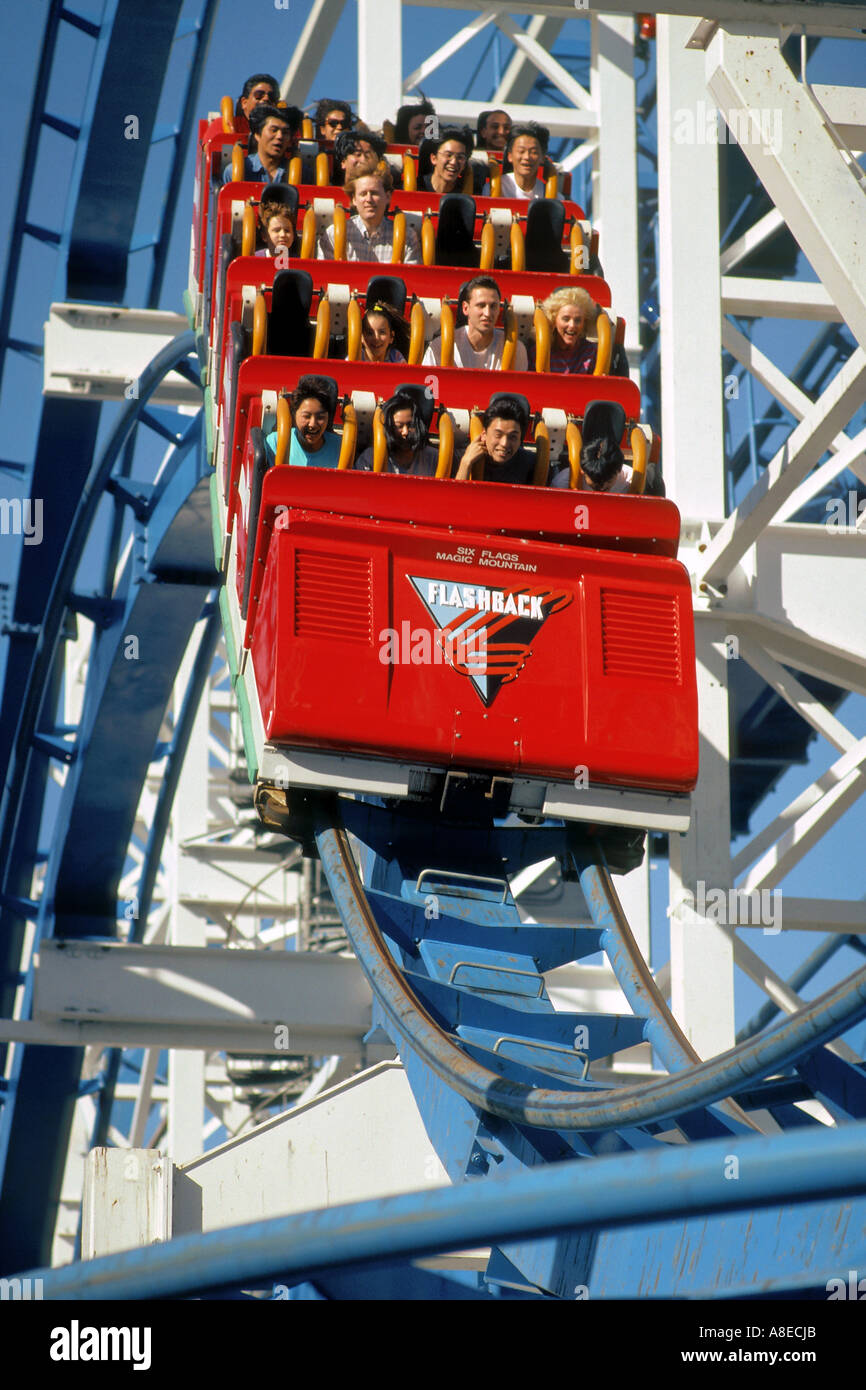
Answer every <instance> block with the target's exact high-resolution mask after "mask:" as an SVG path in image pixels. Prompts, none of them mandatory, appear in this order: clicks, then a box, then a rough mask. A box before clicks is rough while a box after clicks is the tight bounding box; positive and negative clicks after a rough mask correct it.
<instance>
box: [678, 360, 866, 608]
mask: <svg viewBox="0 0 866 1390" xmlns="http://www.w3.org/2000/svg"><path fill="white" fill-rule="evenodd" d="M864 394H866V354H864V352H863V349H862V348H857V350H856V351H855V352H854V353H852V355H851V356H850V357H849V358H848V361H847V362H846V363H845V364H844V366H842V367H840V369H839V371H838V372H837V373H836V375H835V377H834V378H833V380H832V381H831V382H830V385H829V386H828V387H827V388H826V390H825V391H824V392H823V394H822V395H821V397H820V398H819V399H818V400H817V401H816V402H815V404H814V405H813V407H812V409H811V410H810V411H809V413H808V415H805V416H804V417H803V419H802V420H801V421H800V424H799V425H798V426H797V428H796V429H795V430H794V431H793V433H792V434H791V436H790V437H789V438H788V439H787V440H786V441H785V443H784V444H783V446H782V448H781V449H780V450H779V451H778V453H777V454H776V455H775V457H774V458H773V459H772V460H771V462H770V463H769V465H768V466H767V468H766V469H765V471H764V472H763V473H762V475H761V477H760V478H759V479H758V481H757V483H756V484H755V486H754V487H753V488H752V489H751V491H750V492H749V493H748V495H747V496H746V497H745V498H744V499H743V501H742V502H741V503H740V505H739V506H738V507H736V508H735V510H734V511H733V512H732V513H731V515H730V516H729V517H728V519H727V521H726V522H725V523H724V525H723V526H722V527H721V529H720V530H719V532H718V534H717V535H716V536H715V537H714V538H713V541H712V543H711V544H710V545H709V546H708V547H707V550H706V553H705V555H704V559H703V564H702V566H701V572H700V578H701V579H702V580H704V581H705V582H706V583H708V584H710V585H717V584H719V583H720V582H721V581H723V580H725V579H727V577H728V575H729V574H730V573H731V570H732V569H733V568H734V567H735V565H737V563H738V562H739V561H740V560H741V559H742V557H743V556H744V555H745V553H746V551H747V550H748V549H749V547H750V546H752V545H754V543H755V541H756V540H757V539H758V536H759V535H760V534H761V532H762V531H763V530H764V528H765V527H766V526H768V525H769V523H770V522H771V521H772V520H773V518H774V516H775V515H776V513H777V512H778V510H779V508H780V507H781V505H782V503H783V502H784V501H786V499H787V498H788V497H790V495H791V493H792V492H793V491H794V489H795V488H796V487H797V486H798V484H799V483H801V482H802V481H803V479H804V478H805V477H806V474H807V473H808V472H809V471H810V469H812V468H813V467H814V466H815V464H816V463H817V462H818V460H819V458H820V457H821V455H822V454H823V453H824V451H825V449H827V448H829V446H830V444H831V442H832V441H833V440H834V439H835V438H836V435H837V434H838V433H839V431H840V429H842V427H843V426H844V425H846V424H847V423H848V421H849V420H850V419H851V416H852V415H853V414H854V412H855V410H857V408H858V407H859V406H860V405H861V404H862V402H863V397H864ZM680 505H681V507H682V504H680Z"/></svg>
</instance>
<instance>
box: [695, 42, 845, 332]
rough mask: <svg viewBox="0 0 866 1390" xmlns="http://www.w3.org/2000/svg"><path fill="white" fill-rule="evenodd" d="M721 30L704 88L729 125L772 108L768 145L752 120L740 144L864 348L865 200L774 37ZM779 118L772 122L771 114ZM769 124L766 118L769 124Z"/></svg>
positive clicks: (708, 60) (712, 47) (711, 50)
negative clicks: (746, 137) (741, 116)
mask: <svg viewBox="0 0 866 1390" xmlns="http://www.w3.org/2000/svg"><path fill="white" fill-rule="evenodd" d="M733 28H734V32H730V31H729V30H727V29H719V30H718V31H717V33H716V34H715V35H714V37H713V39H712V41H711V43H710V44H709V47H708V49H707V53H706V71H707V85H708V86H709V89H710V91H711V92H712V94H713V97H714V99H715V101H716V103H717V105H718V107H719V109H720V110H721V111H722V114H723V115H724V116H725V119H726V120H727V121H728V122H729V124H730V123H731V122H732V121H734V120H735V119H736V113H742V112H743V111H749V112H750V113H772V114H773V135H774V137H775V135H776V130H777V127H778V132H779V135H780V137H781V138H779V139H776V138H773V139H772V140H771V141H770V143H766V142H765V140H764V139H762V140H761V141H760V143H758V142H757V139H756V135H757V133H758V131H759V130H760V129H763V126H764V123H762V122H760V121H754V122H753V123H752V128H751V138H750V140H749V141H748V143H744V144H743V145H742V150H743V153H744V154H745V155H746V157H747V159H748V160H749V162H750V164H751V165H752V167H753V168H754V170H755V173H756V174H757V175H758V177H759V178H760V180H761V182H762V183H763V184H764V187H765V188H766V190H767V192H768V193H769V194H770V197H771V198H772V199H773V202H774V203H775V205H776V207H777V208H778V209H779V210H780V212H781V213H782V215H783V217H784V218H785V221H786V223H787V224H788V226H789V228H790V229H791V232H792V233H793V235H794V237H795V238H796V240H797V241H798V243H799V244H800V246H801V247H802V249H803V251H804V253H805V255H806V256H807V257H808V259H809V261H810V263H811V265H812V266H813V268H814V270H815V271H816V272H817V274H818V275H819V277H820V279H821V281H822V283H823V284H824V285H825V286H826V288H827V291H828V293H829V294H830V297H831V299H832V300H833V302H834V303H835V304H837V305H838V306H839V308H840V309H841V310H842V312H843V314H844V315H845V319H846V321H847V323H848V325H849V326H850V328H851V331H852V333H853V334H854V336H855V338H856V339H857V341H858V342H859V343H860V345H861V347H866V199H864V197H863V192H862V189H861V188H860V187H859V185H858V182H857V180H856V179H855V178H854V176H853V175H852V174H851V172H850V170H849V168H848V166H847V165H846V163H845V162H844V160H843V159H842V156H841V155H840V153H839V150H838V148H837V146H836V144H835V143H834V141H833V138H832V137H831V135H830V133H829V131H828V129H827V126H826V124H825V122H824V121H823V119H822V117H821V115H820V113H819V112H818V111H817V110H816V109H815V107H814V106H813V104H812V102H811V101H810V100H809V96H808V94H807V92H806V91H805V90H804V89H803V86H802V84H801V83H800V82H798V81H797V79H796V78H795V77H794V74H793V73H792V72H791V69H790V68H789V67H788V64H787V63H786V62H785V60H784V58H783V57H782V54H781V51H780V48H779V41H778V35H772V34H771V33H766V36H761V35H760V34H758V35H756V34H755V33H754V32H752V33H748V32H747V31H746V30H745V29H744V27H743V26H742V25H740V24H738V25H736V26H733ZM776 115H778V116H779V121H778V122H776V120H775V117H776ZM766 124H767V125H768V124H769V123H766Z"/></svg>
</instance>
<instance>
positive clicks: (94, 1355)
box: [49, 1318, 151, 1371]
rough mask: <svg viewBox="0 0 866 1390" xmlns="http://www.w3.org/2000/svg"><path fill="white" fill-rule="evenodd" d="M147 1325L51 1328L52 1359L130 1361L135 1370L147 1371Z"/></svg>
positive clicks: (148, 1354) (148, 1332) (77, 1325)
mask: <svg viewBox="0 0 866 1390" xmlns="http://www.w3.org/2000/svg"><path fill="white" fill-rule="evenodd" d="M150 1342H151V1329H150V1328H149V1327H82V1326H81V1324H80V1323H79V1321H78V1319H77V1318H73V1319H72V1322H71V1323H70V1324H69V1326H68V1327H54V1328H52V1330H51V1346H50V1348H49V1355H50V1357H51V1360H52V1361H129V1362H131V1363H132V1369H133V1370H134V1371H149V1370H150Z"/></svg>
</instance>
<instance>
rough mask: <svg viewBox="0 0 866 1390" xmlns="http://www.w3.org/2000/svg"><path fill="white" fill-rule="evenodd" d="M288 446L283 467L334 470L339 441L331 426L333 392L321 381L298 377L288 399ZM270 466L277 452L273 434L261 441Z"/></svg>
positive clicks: (312, 377) (332, 419) (337, 456)
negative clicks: (289, 438) (289, 429)
mask: <svg viewBox="0 0 866 1390" xmlns="http://www.w3.org/2000/svg"><path fill="white" fill-rule="evenodd" d="M290 405H291V407H292V420H293V421H294V424H293V425H292V433H291V443H290V445H289V457H288V459H287V460H286V462H287V463H290V464H293V465H294V466H295V467H301V468H304V467H307V466H308V465H309V466H310V467H312V468H336V467H337V464H338V463H339V462H340V444H341V441H340V437H339V435H336V434H334V431H333V429H332V428H331V427H332V425H333V423H334V406H333V392H332V390H331V389H329V385H328V382H327V381H326V380H325V379H324V378H323V377H318V376H302V377H301V379H300V381H299V382H298V384H297V386H296V387H295V389H294V391H293V392H292V394H291V397H290ZM265 446H266V448H267V450H268V454H269V456H270V460H271V462H273V461H274V458H275V457H276V452H277V431H276V430H272V431H271V433H270V434H269V435H268V436H267V438H266V439H265Z"/></svg>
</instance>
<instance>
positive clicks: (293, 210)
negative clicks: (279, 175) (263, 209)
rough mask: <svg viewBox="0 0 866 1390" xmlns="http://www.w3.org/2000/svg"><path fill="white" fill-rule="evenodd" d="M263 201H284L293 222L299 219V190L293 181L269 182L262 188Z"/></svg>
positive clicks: (261, 200) (261, 199)
mask: <svg viewBox="0 0 866 1390" xmlns="http://www.w3.org/2000/svg"><path fill="white" fill-rule="evenodd" d="M260 202H261V203H284V204H285V206H286V209H287V210H288V212H289V215H290V216H291V218H292V221H293V222H297V220H298V190H297V189H296V188H295V186H294V185H293V184H291V183H268V184H266V185H265V187H264V188H263V189H262V193H261V198H260Z"/></svg>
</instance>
